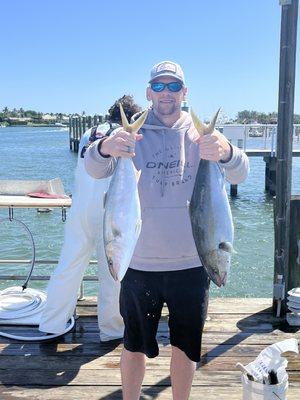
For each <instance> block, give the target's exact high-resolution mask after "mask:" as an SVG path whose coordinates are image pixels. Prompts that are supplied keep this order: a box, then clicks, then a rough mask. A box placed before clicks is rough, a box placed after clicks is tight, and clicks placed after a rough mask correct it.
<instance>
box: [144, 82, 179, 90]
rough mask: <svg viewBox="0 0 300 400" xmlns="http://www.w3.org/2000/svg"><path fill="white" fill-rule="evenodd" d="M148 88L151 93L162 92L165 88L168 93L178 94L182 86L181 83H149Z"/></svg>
mask: <svg viewBox="0 0 300 400" xmlns="http://www.w3.org/2000/svg"><path fill="white" fill-rule="evenodd" d="M150 87H151V89H152V90H153V92H162V91H163V90H165V88H166V87H167V88H168V89H169V90H170V92H179V91H180V90H181V89H182V87H183V84H182V83H181V82H170V83H163V82H152V83H150Z"/></svg>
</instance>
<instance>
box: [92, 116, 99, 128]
mask: <svg viewBox="0 0 300 400" xmlns="http://www.w3.org/2000/svg"><path fill="white" fill-rule="evenodd" d="M93 120H94V126H95V125H98V115H97V114H96V115H94V118H93Z"/></svg>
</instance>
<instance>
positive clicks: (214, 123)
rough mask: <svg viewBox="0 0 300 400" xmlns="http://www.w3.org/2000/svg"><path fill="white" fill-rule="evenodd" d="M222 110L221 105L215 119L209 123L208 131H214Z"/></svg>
mask: <svg viewBox="0 0 300 400" xmlns="http://www.w3.org/2000/svg"><path fill="white" fill-rule="evenodd" d="M220 110H221V107H220V108H219V109H218V111H217V112H216V114H215V115H214V117H213V119H212V120H211V122H210V124H209V125H208V127H207V133H212V132H213V131H214V129H215V125H216V122H217V119H218V115H219V112H220Z"/></svg>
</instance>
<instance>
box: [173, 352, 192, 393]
mask: <svg viewBox="0 0 300 400" xmlns="http://www.w3.org/2000/svg"><path fill="white" fill-rule="evenodd" d="M195 370H196V363H195V362H194V361H192V360H190V359H189V358H188V357H187V356H186V355H185V353H184V352H183V351H181V350H180V349H178V347H175V346H172V358H171V367H170V372H171V382H172V393H173V400H188V398H189V395H190V391H191V387H192V382H193V378H194V373H195Z"/></svg>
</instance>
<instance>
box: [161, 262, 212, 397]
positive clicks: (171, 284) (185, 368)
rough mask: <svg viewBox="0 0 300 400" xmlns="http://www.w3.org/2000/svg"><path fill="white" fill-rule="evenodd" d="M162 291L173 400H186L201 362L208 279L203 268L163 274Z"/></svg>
mask: <svg viewBox="0 0 300 400" xmlns="http://www.w3.org/2000/svg"><path fill="white" fill-rule="evenodd" d="M165 290H166V293H167V295H166V303H167V306H168V309H169V327H170V343H171V345H172V359H171V381H172V390H173V396H174V397H173V399H174V400H185V399H188V398H189V393H190V389H191V385H192V381H193V376H194V372H195V369H196V362H199V361H200V352H201V340H202V332H203V327H204V322H205V318H206V314H207V305H208V290H209V278H208V276H207V273H206V271H205V270H204V268H203V267H200V268H191V269H186V270H181V271H174V272H173V271H172V272H169V273H167V272H166V286H165ZM178 293H180V296H178Z"/></svg>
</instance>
